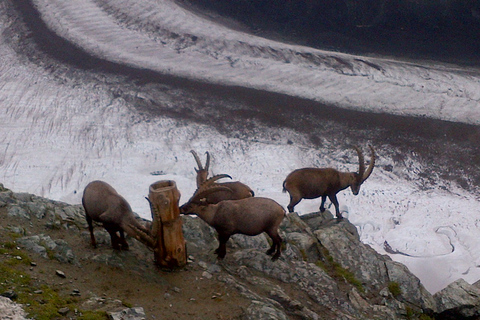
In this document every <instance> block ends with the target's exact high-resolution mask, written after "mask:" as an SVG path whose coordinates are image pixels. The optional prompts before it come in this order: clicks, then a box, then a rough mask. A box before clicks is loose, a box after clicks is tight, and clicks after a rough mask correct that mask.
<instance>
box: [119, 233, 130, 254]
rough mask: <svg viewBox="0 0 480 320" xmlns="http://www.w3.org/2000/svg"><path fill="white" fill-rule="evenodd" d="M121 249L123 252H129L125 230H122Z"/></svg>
mask: <svg viewBox="0 0 480 320" xmlns="http://www.w3.org/2000/svg"><path fill="white" fill-rule="evenodd" d="M119 232H120V241H119V242H120V247H121V249H122V250H128V248H129V246H128V243H127V240H125V233H124V232H123V230H120V231H119Z"/></svg>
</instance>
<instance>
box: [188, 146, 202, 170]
mask: <svg viewBox="0 0 480 320" xmlns="http://www.w3.org/2000/svg"><path fill="white" fill-rule="evenodd" d="M190 152H191V153H192V154H193V157H194V158H195V161H196V162H197V166H198V170H203V166H202V162H201V161H200V158H199V157H198V154H197V153H196V152H195V150H190ZM195 170H197V169H195Z"/></svg>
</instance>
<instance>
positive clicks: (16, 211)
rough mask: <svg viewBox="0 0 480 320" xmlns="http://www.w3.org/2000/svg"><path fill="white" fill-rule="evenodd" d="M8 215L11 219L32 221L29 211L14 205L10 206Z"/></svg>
mask: <svg viewBox="0 0 480 320" xmlns="http://www.w3.org/2000/svg"><path fill="white" fill-rule="evenodd" d="M7 214H8V215H9V216H11V217H18V218H22V219H27V220H30V219H31V215H30V213H29V212H28V211H27V210H25V209H24V208H22V207H20V206H18V205H14V204H12V205H9V206H8V209H7Z"/></svg>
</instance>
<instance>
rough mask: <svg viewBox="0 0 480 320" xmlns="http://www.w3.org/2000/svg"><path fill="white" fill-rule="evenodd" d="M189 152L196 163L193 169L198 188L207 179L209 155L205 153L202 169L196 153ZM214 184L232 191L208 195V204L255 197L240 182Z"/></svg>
mask: <svg viewBox="0 0 480 320" xmlns="http://www.w3.org/2000/svg"><path fill="white" fill-rule="evenodd" d="M190 152H191V153H192V154H193V157H194V158H195V161H196V162H197V166H198V169H197V168H195V171H196V172H197V179H196V180H197V188H198V187H200V185H202V184H203V183H204V182H205V181H207V179H208V169H209V166H210V154H209V153H208V152H207V160H206V162H205V168H204V167H203V165H202V162H201V161H200V158H199V157H198V155H197V153H196V152H195V151H194V150H191V151H190ZM216 184H217V185H219V186H223V187H227V188H229V189H230V190H232V192H228V191H218V192H215V193H212V194H210V195H208V202H209V203H219V202H220V201H223V200H238V199H244V198H250V197H253V196H254V195H255V193H254V192H253V190H252V189H251V188H250V187H249V186H247V185H246V184H244V183H242V182H240V181H231V182H220V183H216Z"/></svg>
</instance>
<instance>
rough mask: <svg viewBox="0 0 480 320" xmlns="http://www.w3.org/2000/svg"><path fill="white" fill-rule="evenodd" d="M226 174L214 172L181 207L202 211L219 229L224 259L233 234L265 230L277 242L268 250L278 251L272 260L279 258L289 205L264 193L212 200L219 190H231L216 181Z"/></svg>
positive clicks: (220, 254)
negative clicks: (282, 204)
mask: <svg viewBox="0 0 480 320" xmlns="http://www.w3.org/2000/svg"><path fill="white" fill-rule="evenodd" d="M225 176H226V175H218V176H214V177H212V178H210V179H208V180H207V181H206V182H204V183H203V184H202V185H201V186H200V187H199V188H198V189H197V191H195V193H194V195H193V196H192V197H191V198H190V200H188V202H187V203H185V204H184V205H182V206H181V207H180V212H181V213H183V214H196V215H198V216H199V217H200V218H201V219H202V220H203V221H205V222H206V223H208V224H209V225H210V226H211V227H213V228H214V229H215V230H216V231H217V233H218V241H219V243H220V244H219V246H218V248H217V249H216V250H215V253H216V254H217V255H218V258H220V259H222V258H224V257H225V255H226V253H227V251H226V243H227V241H228V239H229V238H230V236H232V235H233V234H237V233H240V234H245V235H248V236H256V235H258V234H260V233H262V232H266V233H267V234H268V235H269V236H270V238H271V239H272V242H273V244H272V246H271V247H270V249H269V250H268V251H267V254H268V255H271V254H273V253H274V252H275V254H274V255H273V257H272V260H276V259H278V257H280V253H281V245H282V238H281V237H280V235H279V232H278V228H279V226H280V224H281V223H282V221H283V218H284V217H285V209H283V207H282V206H281V205H279V204H278V203H277V202H275V201H274V200H272V199H268V198H261V197H250V198H245V199H240V200H224V201H221V202H219V203H217V204H211V203H209V202H208V196H209V195H211V194H214V193H215V192H231V191H229V190H230V189H229V188H227V187H224V186H221V184H220V183H219V184H216V183H213V182H214V181H215V180H218V179H220V178H224V177H225Z"/></svg>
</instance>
